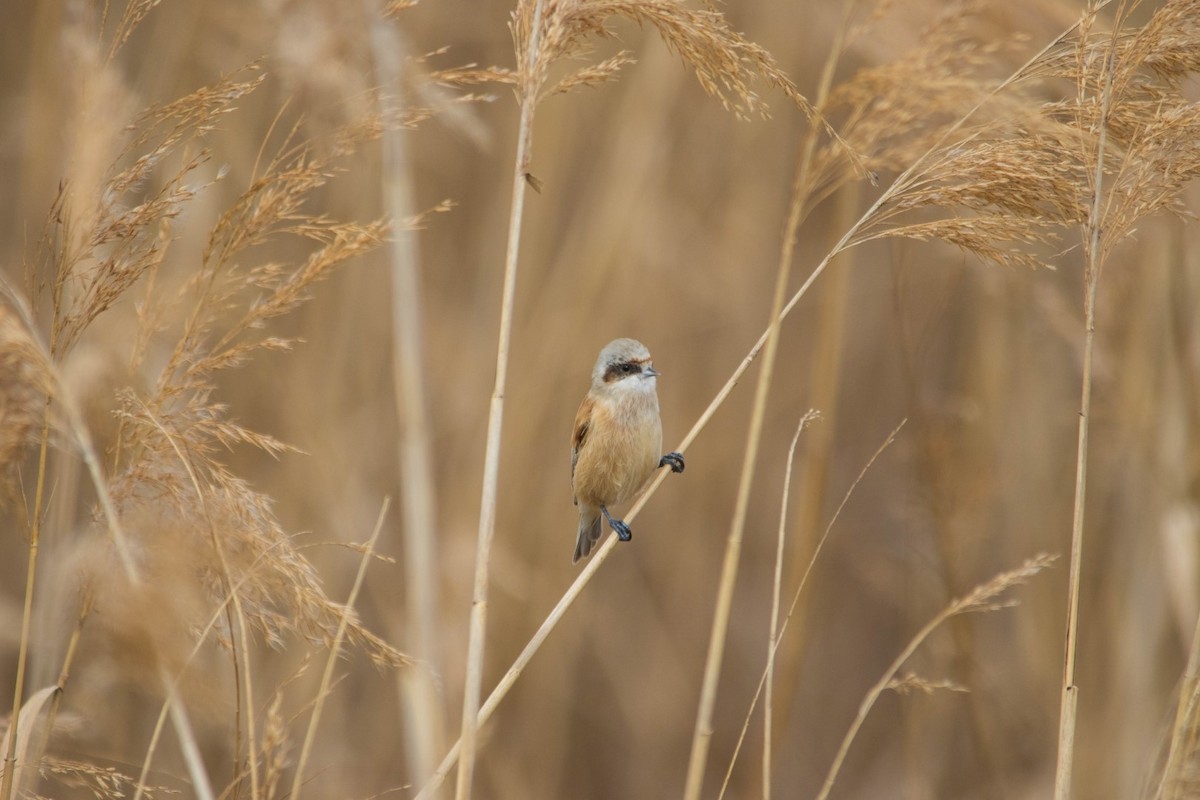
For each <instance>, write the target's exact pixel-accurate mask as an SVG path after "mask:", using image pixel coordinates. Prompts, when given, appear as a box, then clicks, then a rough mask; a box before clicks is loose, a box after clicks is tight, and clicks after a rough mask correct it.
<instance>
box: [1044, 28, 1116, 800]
mask: <svg viewBox="0 0 1200 800" xmlns="http://www.w3.org/2000/svg"><path fill="white" fill-rule="evenodd" d="M1120 16H1121V12H1120V11H1118V12H1117V17H1118V19H1119V18H1120ZM1117 41H1118V37H1117V35H1116V33H1115V32H1114V34H1113V36H1112V39H1111V41H1110V46H1109V51H1108V58H1107V60H1106V64H1105V68H1104V89H1103V93H1102V97H1101V98H1100V119H1099V121H1098V128H1099V134H1098V139H1097V142H1096V163H1095V172H1094V173H1093V178H1092V181H1093V182H1092V206H1091V210H1090V211H1089V212H1088V220H1087V225H1086V227H1085V231H1086V232H1087V247H1086V256H1087V264H1086V266H1085V270H1084V291H1085V293H1086V297H1085V301H1084V344H1083V379H1082V386H1081V388H1080V399H1079V436H1078V440H1077V443H1076V453H1075V502H1074V508H1073V510H1072V515H1071V564H1070V572H1069V577H1068V584H1067V632H1066V643H1065V645H1064V647H1065V650H1066V656H1065V659H1064V664H1063V678H1062V703H1061V708H1060V711H1059V720H1058V757H1057V759H1056V762H1055V767H1054V798H1055V800H1068V798H1070V796H1071V767H1072V763H1073V761H1074V757H1075V724H1076V717H1077V712H1078V707H1079V687H1077V686H1076V685H1075V651H1076V639H1077V637H1078V633H1079V583H1080V570H1081V567H1082V563H1083V511H1084V501H1085V498H1086V495H1087V454H1088V431H1089V426H1088V423H1089V421H1090V418H1091V412H1092V353H1093V351H1094V344H1095V339H1096V290H1097V286H1098V285H1099V282H1100V270H1101V267H1102V266H1103V263H1104V261H1103V260H1104V256H1103V254H1102V252H1101V250H1100V236H1101V226H1102V225H1103V222H1104V221H1103V219H1102V217H1101V213H1102V212H1101V208H1102V205H1101V203H1102V200H1101V198H1102V196H1103V189H1104V155H1105V147H1106V145H1107V141H1108V113H1109V108H1110V107H1111V104H1112V80H1113V72H1114V64H1115V61H1116V55H1117ZM1080 89H1081V91H1082V89H1083V86H1082V85H1081V86H1080ZM1080 102H1081V103H1082V102H1083V98H1080Z"/></svg>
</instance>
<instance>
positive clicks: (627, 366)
mask: <svg viewBox="0 0 1200 800" xmlns="http://www.w3.org/2000/svg"><path fill="white" fill-rule="evenodd" d="M634 369H636V367H634V366H633V364H629V363H625V364H622V365H621V372H624V373H625V374H626V375H628V374H629V373H631V372H633V371H634Z"/></svg>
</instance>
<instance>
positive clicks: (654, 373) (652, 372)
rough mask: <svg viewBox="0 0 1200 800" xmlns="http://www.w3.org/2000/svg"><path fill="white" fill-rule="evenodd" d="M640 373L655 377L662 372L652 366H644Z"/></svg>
mask: <svg viewBox="0 0 1200 800" xmlns="http://www.w3.org/2000/svg"><path fill="white" fill-rule="evenodd" d="M642 374H643V375H645V376H646V377H647V378H657V377H658V376H659V375H662V373H661V372H659V371H658V370H656V369H655V368H654V367H646V368H645V369H644V370H642Z"/></svg>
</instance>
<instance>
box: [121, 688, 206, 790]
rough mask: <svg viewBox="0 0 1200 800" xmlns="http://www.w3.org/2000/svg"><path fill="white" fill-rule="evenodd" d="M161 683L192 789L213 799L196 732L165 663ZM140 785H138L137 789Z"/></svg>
mask: <svg viewBox="0 0 1200 800" xmlns="http://www.w3.org/2000/svg"><path fill="white" fill-rule="evenodd" d="M161 678H162V683H163V686H165V687H166V689H167V703H168V706H169V707H170V717H171V726H172V727H173V728H175V736H176V738H178V739H179V749H180V751H181V752H182V753H183V763H184V764H185V765H186V766H187V771H188V775H189V776H190V777H191V779H192V791H193V792H194V793H195V795H196V797H197V798H198V800H215V798H216V795H214V794H213V789H212V784H211V783H210V782H209V780H208V768H207V767H205V766H204V757H203V756H202V755H200V745H199V744H198V743H197V742H196V732H195V730H194V729H193V728H192V723H191V720H190V719H188V714H187V709H186V708H185V707H184V705H183V698H181V697H180V696H179V690H178V688H177V687H176V685H175V683H174V681H172V680H171V676H170V674H168V673H167V668H166V665H163V666H162V675H161ZM141 788H142V785H141V784H139V785H138V789H139V791H140V790H141Z"/></svg>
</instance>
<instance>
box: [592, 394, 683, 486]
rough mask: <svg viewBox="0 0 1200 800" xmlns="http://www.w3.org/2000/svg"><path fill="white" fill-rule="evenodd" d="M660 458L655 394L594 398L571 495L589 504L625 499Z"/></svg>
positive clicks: (658, 421)
mask: <svg viewBox="0 0 1200 800" xmlns="http://www.w3.org/2000/svg"><path fill="white" fill-rule="evenodd" d="M661 456H662V423H661V422H660V420H659V413H658V397H657V396H656V395H655V394H654V393H653V392H649V393H646V394H644V395H642V396H639V397H624V398H621V399H620V402H606V401H600V402H597V404H596V406H595V408H594V409H593V411H592V418H591V421H590V424H589V429H588V434H587V439H586V441H585V442H584V445H583V447H582V448H581V449H580V452H579V461H578V462H577V463H576V465H575V497H576V498H578V500H579V502H580V503H583V504H585V505H589V506H615V505H620V504H622V503H625V502H628V501H629V500H632V499H633V498H634V496H635V495H636V494H637V492H638V490H639V489H641V488H642V485H643V484H644V483H645V482H646V481H647V480H648V479H649V478H650V476H651V475H652V474H653V473H654V470H655V469H656V468H657V467H658V461H659V458H661Z"/></svg>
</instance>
